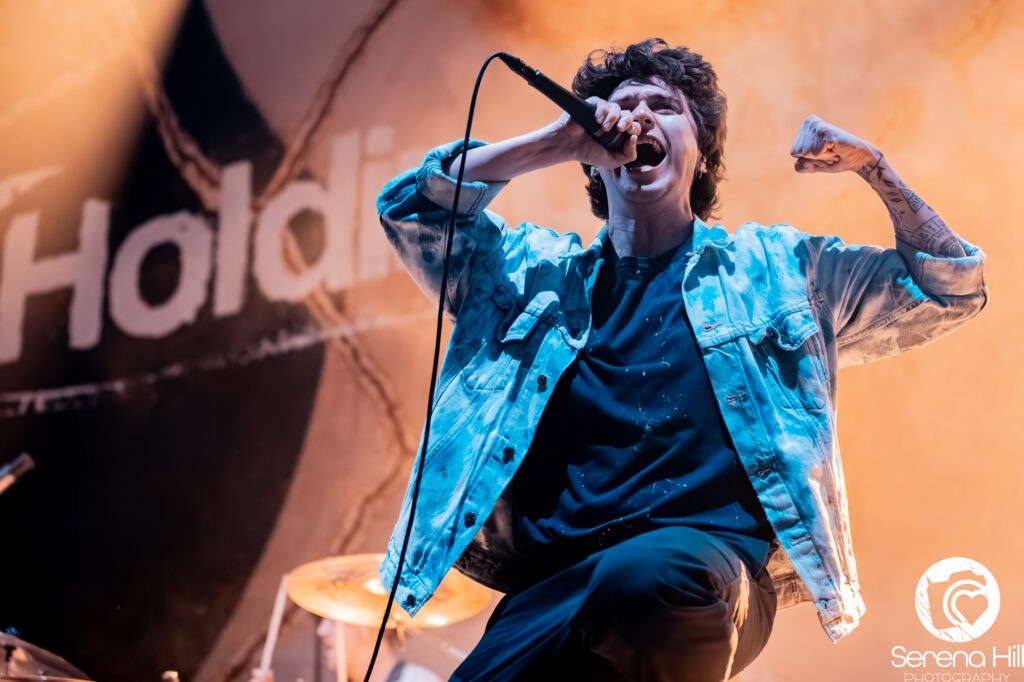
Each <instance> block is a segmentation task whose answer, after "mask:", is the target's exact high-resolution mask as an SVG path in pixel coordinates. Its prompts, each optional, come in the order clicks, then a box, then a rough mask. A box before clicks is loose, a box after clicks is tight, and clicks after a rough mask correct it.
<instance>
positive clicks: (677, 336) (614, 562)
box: [378, 39, 986, 682]
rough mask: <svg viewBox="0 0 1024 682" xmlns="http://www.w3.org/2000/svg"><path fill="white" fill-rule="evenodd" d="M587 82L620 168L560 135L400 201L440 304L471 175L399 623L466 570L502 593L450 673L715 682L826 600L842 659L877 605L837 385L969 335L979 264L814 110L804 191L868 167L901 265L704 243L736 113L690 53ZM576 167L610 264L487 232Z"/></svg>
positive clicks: (438, 179)
mask: <svg viewBox="0 0 1024 682" xmlns="http://www.w3.org/2000/svg"><path fill="white" fill-rule="evenodd" d="M573 87H574V89H575V91H576V92H577V94H579V95H580V96H582V97H584V98H589V101H591V102H593V103H595V104H596V105H597V112H596V118H597V121H598V122H599V123H601V124H602V125H603V128H604V129H605V130H612V129H617V130H619V131H623V132H624V133H626V134H628V135H629V138H628V142H627V143H626V145H625V147H624V148H623V149H622V151H621V153H611V152H609V151H607V150H606V149H605V148H604V147H602V146H601V145H599V144H598V143H596V142H595V141H594V140H593V139H591V138H590V137H589V136H588V135H587V134H586V133H585V132H584V131H583V129H582V128H581V127H580V126H579V125H577V124H576V123H575V122H573V121H571V120H570V119H569V118H568V116H562V118H560V119H559V120H558V121H556V122H554V123H552V124H550V125H548V126H546V127H544V128H541V129H540V130H536V131H534V132H531V133H527V134H525V135H522V136H519V137H514V138H511V139H508V140H504V141H502V142H498V143H495V144H490V145H483V144H481V143H476V142H474V143H473V144H471V145H470V148H469V149H468V150H465V149H462V148H461V143H458V144H452V145H447V146H444V147H441V148H438V149H435V150H434V151H432V152H430V153H429V154H428V155H427V157H426V159H425V160H424V162H423V164H422V165H421V166H420V167H419V168H418V169H414V170H412V171H409V172H406V173H404V174H402V175H401V176H399V177H398V178H396V179H395V180H393V181H392V182H391V183H389V184H388V185H387V187H385V188H384V190H383V192H382V193H381V196H380V198H379V200H378V208H379V210H380V215H381V222H382V224H383V226H384V229H385V231H386V232H387V236H388V238H389V239H390V241H391V243H392V244H393V246H394V248H395V249H396V250H397V252H398V254H399V256H400V257H401V258H402V260H403V261H404V263H405V265H406V267H407V268H408V270H409V272H410V273H411V274H412V276H413V277H414V278H415V280H416V281H417V283H418V284H419V285H420V286H421V287H422V288H423V289H424V290H425V291H426V292H428V293H429V294H430V295H431V296H433V297H435V300H436V297H437V296H439V295H441V293H440V291H439V288H440V279H441V272H442V259H443V234H444V230H445V227H446V225H447V223H448V221H449V218H450V211H451V207H452V200H453V194H454V185H455V181H454V180H453V177H454V176H456V175H457V174H458V170H459V166H460V164H463V163H464V164H465V185H464V186H463V187H462V192H461V197H460V200H459V206H458V209H457V220H456V223H455V235H454V242H453V251H452V256H451V261H450V278H451V279H450V283H449V286H448V288H447V291H445V292H444V294H443V295H444V297H445V305H446V307H447V310H448V312H449V313H450V314H451V315H452V316H453V317H454V318H455V326H454V329H453V332H452V337H451V343H450V345H449V348H448V351H447V355H446V358H445V363H444V367H443V368H442V371H441V376H440V380H439V384H438V390H437V396H436V400H437V402H436V405H435V409H434V414H433V416H432V426H431V437H430V442H429V448H428V450H427V453H426V456H425V459H424V461H418V462H417V465H416V466H423V467H424V477H423V486H422V489H421V491H420V500H419V512H418V514H417V516H416V518H415V520H414V522H413V528H412V539H411V544H410V547H409V552H408V560H407V563H406V565H405V567H404V570H403V571H402V574H401V578H400V586H399V591H398V602H399V603H400V604H401V605H402V606H403V607H404V608H406V610H408V611H409V612H410V613H414V612H415V611H416V610H417V609H418V608H419V607H420V606H421V605H422V604H423V602H424V601H425V600H426V599H428V598H429V597H430V595H431V593H432V592H433V590H434V589H435V588H436V586H437V584H438V583H439V582H440V580H441V578H442V577H443V576H444V574H445V573H446V572H447V571H448V570H449V568H451V567H452V566H453V565H455V566H457V567H458V568H459V570H461V571H463V572H464V573H466V574H467V575H469V576H471V577H473V578H475V579H477V580H479V581H480V582H482V583H484V584H486V585H489V586H491V587H493V588H495V589H498V590H501V591H503V592H506V594H507V596H506V597H505V598H504V599H503V600H502V602H501V603H500V604H499V606H498V608H497V609H496V610H495V613H494V615H493V616H492V618H491V621H490V623H489V624H488V629H487V631H486V633H485V634H484V636H483V638H482V639H481V641H480V642H479V644H478V645H477V647H476V648H475V649H474V650H473V652H472V653H471V654H470V655H469V657H468V658H467V659H466V660H465V661H464V662H463V664H462V665H461V666H460V667H459V669H458V670H457V671H456V672H455V675H454V677H453V679H456V680H486V681H488V682H492V681H495V680H541V679H572V680H631V681H632V680H659V681H661V680H685V681H693V682H705V681H706V682H711V681H716V682H719V681H721V680H726V679H728V678H730V677H732V676H734V675H736V674H737V673H739V672H740V671H741V670H742V669H743V668H744V667H746V666H747V665H749V664H750V662H751V661H752V660H753V659H754V658H755V657H756V656H757V654H758V653H759V652H760V651H761V649H762V648H763V647H764V645H765V643H766V642H767V639H768V636H769V633H770V632H771V627H772V622H773V620H774V617H775V613H776V609H777V608H784V607H786V606H789V605H792V604H795V603H797V602H799V601H804V600H812V601H813V603H814V605H815V607H816V609H817V612H818V616H819V618H820V620H821V624H822V626H823V627H824V629H825V632H826V633H827V634H828V636H829V637H830V638H832V639H833V640H838V639H840V638H841V637H843V636H845V635H846V634H848V633H849V632H850V631H851V630H853V628H855V627H856V626H857V624H858V622H859V620H860V618H861V616H862V614H863V613H864V603H863V600H862V598H861V596H860V593H859V586H858V581H857V571H856V566H855V563H854V556H853V549H852V546H851V540H850V527H849V517H848V512H847V502H846V491H845V487H844V482H843V472H842V467H841V463H840V459H839V450H838V445H837V442H836V431H835V426H836V421H835V420H836V414H835V400H836V381H837V370H838V369H839V368H840V367H842V366H846V365H855V364H859V363H863V362H867V361H869V360H874V359H876V358H881V357H885V356H889V355H893V354H895V353H899V352H902V351H904V350H907V349H909V348H912V347H915V346H919V345H921V344H924V343H926V342H928V341H930V340H932V339H935V338H937V337H938V336H941V335H942V334H944V333H946V332H948V331H950V330H951V329H953V328H954V327H956V326H957V325H959V324H960V323H961V322H963V321H964V320H967V319H969V318H971V317H973V316H974V315H976V314H977V313H978V311H980V310H981V308H982V307H983V306H984V305H985V302H986V293H985V287H984V281H983V277H982V264H983V261H984V254H982V252H981V251H980V250H979V249H978V248H977V247H975V246H972V245H971V244H968V243H967V242H965V241H963V240H962V239H960V238H958V237H957V236H956V235H955V234H954V233H953V231H952V230H950V229H949V228H948V227H947V226H946V224H945V223H944V222H943V221H942V219H941V218H940V217H939V216H938V215H937V214H936V213H935V211H934V210H932V209H931V208H930V207H929V206H928V205H927V204H925V203H924V201H922V200H921V199H920V198H918V196H917V195H916V194H914V193H913V192H912V191H911V190H910V189H909V188H908V187H907V186H906V185H905V184H904V182H903V181H902V180H901V179H900V177H899V176H898V175H897V174H896V172H895V171H894V170H893V169H892V167H891V166H890V165H889V163H888V160H887V159H886V158H885V157H884V156H883V155H882V154H881V152H880V151H879V150H878V149H876V148H875V147H874V146H873V145H871V144H870V143H868V142H866V141H865V140H862V139H860V138H858V137H855V136H853V135H851V134H850V133H847V132H845V131H843V130H841V129H839V128H837V127H836V126H834V125H831V124H829V123H827V122H825V121H823V120H821V119H819V118H817V117H815V116H811V117H808V118H807V120H805V121H804V123H803V126H802V127H801V128H800V131H799V132H798V133H797V137H796V141H795V142H794V144H793V147H792V155H793V156H794V157H795V159H796V164H795V167H796V170H797V171H798V172H803V173H815V172H830V173H834V172H841V171H852V172H853V173H856V174H857V175H858V176H859V177H860V178H861V179H862V180H863V181H865V182H866V183H867V185H868V186H869V187H870V188H871V189H872V190H874V191H875V192H876V193H877V194H878V196H879V197H880V198H881V200H882V201H883V202H884V203H885V205H886V207H887V208H888V210H889V214H890V216H891V217H892V223H893V227H894V228H895V248H890V249H882V248H879V247H874V246H848V245H846V244H845V243H844V242H843V241H842V240H841V239H839V238H838V237H819V236H814V235H810V234H806V233H803V232H799V231H797V230H795V229H794V228H792V227H790V226H788V225H773V226H762V225H757V224H754V223H748V224H745V225H742V226H741V227H740V228H739V229H737V230H736V231H735V232H733V233H731V234H730V233H728V232H726V231H725V229H724V228H722V226H721V225H718V224H715V225H709V224H708V223H707V222H705V221H706V220H709V219H710V218H711V217H712V215H713V213H714V211H715V208H716V204H717V200H718V190H717V188H718V183H719V181H720V180H721V179H722V176H723V165H722V163H723V143H724V139H725V110H726V103H725V96H724V94H723V93H722V91H721V90H720V89H719V88H718V83H717V78H716V76H715V72H714V71H713V69H712V68H711V65H710V64H708V63H707V62H706V61H704V59H703V58H702V57H701V55H699V54H697V53H695V52H692V51H690V50H688V49H686V48H683V47H679V48H669V47H668V46H667V45H666V44H665V43H664V42H663V41H661V40H657V39H652V40H647V41H645V42H642V43H639V44H636V45H631V46H629V47H628V48H626V50H624V51H622V52H603V51H602V52H595V53H594V54H592V55H591V56H590V57H589V58H588V60H587V61H586V62H585V63H584V64H583V66H582V67H581V68H580V70H579V72H578V74H577V76H576V79H575V81H574V83H573ZM566 161H575V162H579V163H581V164H582V165H583V168H584V170H585V172H586V173H587V174H588V176H589V186H588V188H587V191H588V194H589V196H590V203H591V208H592V210H593V212H594V214H595V215H596V216H597V217H599V218H601V219H603V220H605V221H606V226H605V228H604V229H602V231H601V232H600V234H598V236H597V238H596V239H595V241H594V242H593V244H591V245H590V246H588V247H584V246H583V245H582V244H581V242H580V239H579V238H578V237H577V236H576V235H575V234H564V235H560V234H557V233H555V232H552V231H550V230H547V229H543V228H540V227H537V226H535V225H532V224H529V223H524V224H522V225H520V226H519V227H517V228H511V227H509V226H508V225H507V224H506V223H505V222H504V221H503V220H502V219H501V218H500V217H499V216H497V215H495V214H493V213H491V212H489V211H486V210H484V209H485V207H486V205H487V204H488V202H489V201H490V200H491V198H493V196H494V195H495V194H496V193H497V192H498V191H499V190H500V189H501V188H502V186H504V184H505V183H506V182H508V181H509V180H511V179H512V178H514V177H516V176H517V175H520V174H523V173H528V172H531V171H534V170H537V169H540V168H544V167H546V166H550V165H552V164H556V163H562V162H566ZM410 496H411V488H410V492H409V493H408V494H407V496H406V500H405V503H404V505H403V510H402V514H401V516H400V518H399V521H398V524H397V527H396V531H395V534H394V536H393V537H392V539H391V542H390V544H389V554H388V558H387V559H386V561H385V563H384V566H383V567H382V577H383V579H384V582H385V584H388V585H390V584H391V583H392V582H393V581H394V578H395V569H396V564H397V557H398V552H399V548H400V545H401V541H402V537H403V535H404V531H405V527H406V523H407V521H408V510H409V502H410Z"/></svg>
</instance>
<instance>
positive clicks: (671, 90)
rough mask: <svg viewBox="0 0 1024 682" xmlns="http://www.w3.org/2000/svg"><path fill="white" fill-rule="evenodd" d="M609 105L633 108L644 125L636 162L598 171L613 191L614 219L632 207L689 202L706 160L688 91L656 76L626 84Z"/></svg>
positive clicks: (609, 194)
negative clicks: (701, 161)
mask: <svg viewBox="0 0 1024 682" xmlns="http://www.w3.org/2000/svg"><path fill="white" fill-rule="evenodd" d="M608 101H610V102H614V103H615V104H618V105H619V106H620V107H622V109H624V110H629V111H631V112H632V114H633V119H634V120H635V121H637V122H639V123H640V136H639V139H638V141H637V159H636V161H634V162H632V163H630V164H628V165H625V166H619V167H618V168H610V169H609V168H597V169H596V171H597V172H598V173H600V175H601V179H602V180H603V181H604V185H605V188H606V190H607V192H608V206H609V211H610V215H611V214H614V213H616V212H617V211H622V210H623V209H625V210H626V211H629V210H630V205H640V204H650V203H654V202H658V201H675V202H678V201H679V200H685V201H686V202H689V196H690V184H691V183H692V181H693V174H694V170H695V168H696V166H697V161H698V159H699V157H700V152H699V149H698V146H697V124H696V122H695V121H694V119H693V114H692V113H691V112H690V105H689V103H688V102H687V100H686V97H685V96H684V95H683V93H682V91H681V90H680V89H679V88H677V87H675V86H673V85H669V84H668V83H666V82H665V81H664V80H662V79H661V78H659V77H657V76H654V77H651V78H645V79H630V80H626V81H623V82H622V83H620V84H619V86H618V87H617V88H615V90H614V91H613V92H612V94H611V96H610V97H609V98H608Z"/></svg>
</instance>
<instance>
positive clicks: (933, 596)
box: [914, 557, 999, 643]
mask: <svg viewBox="0 0 1024 682" xmlns="http://www.w3.org/2000/svg"><path fill="white" fill-rule="evenodd" d="M914 602H915V606H916V607H917V617H918V618H920V619H921V624H922V625H924V627H925V629H926V630H928V632H930V633H932V634H933V635H935V636H936V637H938V638H939V639H942V640H945V641H947V642H961V643H962V642H969V641H971V640H972V639H977V638H978V637H981V636H982V635H983V634H985V632H987V631H988V629H989V628H990V627H992V624H993V623H995V621H996V616H998V615H999V585H998V584H996V579H995V578H994V577H993V576H992V573H991V572H990V571H989V570H988V569H987V568H985V567H984V566H982V565H981V564H980V563H978V562H977V561H974V560H973V559H966V558H964V557H950V558H948V559H943V560H942V561H939V562H938V563H935V564H933V565H932V566H931V567H930V568H929V569H928V570H927V571H925V572H924V575H922V576H921V580H919V581H918V583H917V591H916V592H915V600H914Z"/></svg>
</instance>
